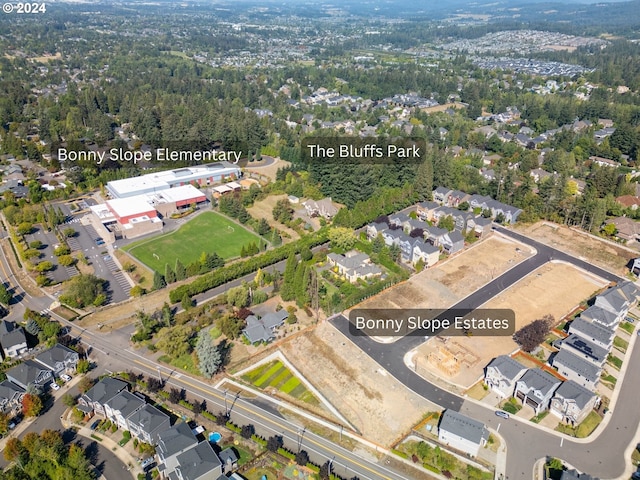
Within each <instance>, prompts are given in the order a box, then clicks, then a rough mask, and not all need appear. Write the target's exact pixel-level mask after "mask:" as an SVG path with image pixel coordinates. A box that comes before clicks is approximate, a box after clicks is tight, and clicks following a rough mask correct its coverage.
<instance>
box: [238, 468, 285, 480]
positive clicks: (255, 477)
mask: <svg viewBox="0 0 640 480" xmlns="http://www.w3.org/2000/svg"><path fill="white" fill-rule="evenodd" d="M242 475H243V476H245V477H247V480H260V479H261V478H262V476H263V475H264V476H266V477H267V480H271V479H272V478H273V479H275V478H278V472H277V471H276V470H274V469H271V468H255V467H254V468H252V469H251V470H249V471H248V472H243V474H242Z"/></svg>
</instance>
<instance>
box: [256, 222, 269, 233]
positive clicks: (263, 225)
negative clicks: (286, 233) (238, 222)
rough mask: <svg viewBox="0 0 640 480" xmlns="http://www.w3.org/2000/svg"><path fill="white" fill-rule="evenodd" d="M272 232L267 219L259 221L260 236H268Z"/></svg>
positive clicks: (257, 226) (258, 230) (257, 231)
mask: <svg viewBox="0 0 640 480" xmlns="http://www.w3.org/2000/svg"><path fill="white" fill-rule="evenodd" d="M270 230H271V227H270V226H269V222H267V220H266V219H265V218H261V219H260V220H258V224H257V225H256V233H257V234H258V235H266V234H268V233H269V231H270Z"/></svg>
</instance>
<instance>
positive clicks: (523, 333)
mask: <svg viewBox="0 0 640 480" xmlns="http://www.w3.org/2000/svg"><path fill="white" fill-rule="evenodd" d="M553 324H554V318H553V316H551V315H545V316H544V317H542V318H539V319H537V320H534V321H533V322H531V323H530V324H528V325H525V326H524V327H522V328H521V329H520V330H518V331H517V332H516V333H514V334H513V340H514V342H516V343H517V344H518V345H520V348H522V350H524V351H525V352H532V351H533V350H535V349H536V347H537V346H538V345H540V344H541V343H542V342H543V341H544V339H545V337H546V336H547V335H548V334H549V331H550V330H551V328H552V327H553Z"/></svg>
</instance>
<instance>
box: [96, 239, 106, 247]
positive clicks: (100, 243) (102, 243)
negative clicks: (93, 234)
mask: <svg viewBox="0 0 640 480" xmlns="http://www.w3.org/2000/svg"><path fill="white" fill-rule="evenodd" d="M96 245H98V246H100V245H104V239H103V238H102V237H98V238H96Z"/></svg>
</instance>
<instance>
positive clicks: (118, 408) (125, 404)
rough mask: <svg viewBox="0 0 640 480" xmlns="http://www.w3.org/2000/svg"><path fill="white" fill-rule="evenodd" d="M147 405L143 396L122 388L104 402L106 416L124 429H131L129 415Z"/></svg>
mask: <svg viewBox="0 0 640 480" xmlns="http://www.w3.org/2000/svg"><path fill="white" fill-rule="evenodd" d="M145 405H146V402H145V400H144V399H143V398H140V397H139V396H137V395H136V394H135V393H131V392H130V391H128V390H122V391H121V392H120V393H118V394H117V395H116V396H115V397H113V398H110V399H109V400H107V401H106V402H105V403H104V413H105V416H106V417H107V418H108V419H109V420H111V421H112V422H113V423H115V424H116V425H117V426H118V428H120V429H122V430H130V428H129V423H128V420H127V419H128V418H129V416H130V415H131V414H132V413H134V412H137V411H138V410H140V409H141V408H142V407H144V406H145Z"/></svg>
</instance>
